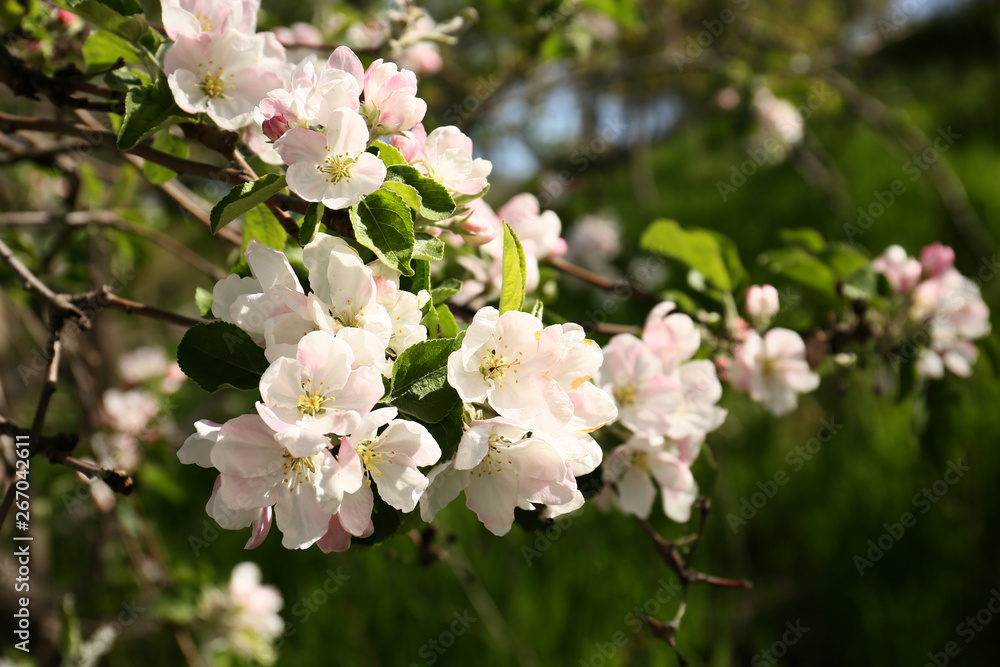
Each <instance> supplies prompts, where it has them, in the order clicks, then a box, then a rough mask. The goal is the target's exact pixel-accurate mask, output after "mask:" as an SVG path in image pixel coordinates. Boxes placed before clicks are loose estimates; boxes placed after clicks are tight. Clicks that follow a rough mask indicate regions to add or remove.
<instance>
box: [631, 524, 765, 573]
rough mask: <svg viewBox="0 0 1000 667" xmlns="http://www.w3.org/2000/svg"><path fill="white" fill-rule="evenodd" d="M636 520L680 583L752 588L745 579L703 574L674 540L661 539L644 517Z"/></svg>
mask: <svg viewBox="0 0 1000 667" xmlns="http://www.w3.org/2000/svg"><path fill="white" fill-rule="evenodd" d="M636 521H638V522H639V525H640V526H642V529H643V530H645V531H646V534H647V535H649V538H650V539H651V540H653V546H654V547H655V548H656V551H657V552H658V553H659V554H660V557H661V558H662V559H663V561H664V562H665V563H666V564H667V565H668V566H669V567H670V569H672V570H673V571H674V573H675V574H676V575H677V577H678V578H679V579H680V580H681V585H686V584H710V585H712V586H721V587H723V588H744V589H749V588H753V584H752V583H751V582H749V581H747V580H746V579H723V578H721V577H716V576H713V575H710V574H705V573H703V572H698V571H697V570H694V569H692V568H691V567H690V566H689V565H688V564H687V562H685V560H684V558H683V557H682V556H681V553H680V545H678V544H677V543H676V542H668V541H667V540H665V539H663V538H662V537H661V536H660V534H659V533H657V532H656V529H655V528H653V526H651V525H650V523H649V522H648V521H646V520H645V519H641V518H639V517H636Z"/></svg>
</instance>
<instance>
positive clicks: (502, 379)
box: [420, 307, 617, 535]
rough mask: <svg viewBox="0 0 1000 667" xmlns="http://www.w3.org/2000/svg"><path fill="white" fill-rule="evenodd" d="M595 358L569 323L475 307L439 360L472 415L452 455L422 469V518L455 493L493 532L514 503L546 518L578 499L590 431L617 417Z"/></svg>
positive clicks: (595, 456)
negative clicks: (540, 508) (457, 343)
mask: <svg viewBox="0 0 1000 667" xmlns="http://www.w3.org/2000/svg"><path fill="white" fill-rule="evenodd" d="M602 361H603V355H602V352H601V349H600V347H598V346H597V345H596V344H595V343H594V342H593V341H592V340H590V339H588V338H586V337H585V335H584V332H583V328H582V327H580V326H579V325H577V324H563V325H551V326H547V327H546V326H543V324H542V321H541V320H540V319H538V318H537V317H535V316H534V315H530V314H528V313H522V312H518V311H507V312H505V313H503V314H500V312H499V311H498V310H497V309H495V308H491V307H487V308H483V309H481V310H480V311H479V312H478V313H476V316H475V317H474V318H473V320H472V323H471V324H470V325H469V328H468V330H467V331H466V333H465V338H464V339H463V341H462V346H461V348H460V349H458V350H456V351H455V352H453V353H452V354H451V356H450V357H449V358H448V382H449V384H451V386H453V387H454V388H455V389H456V390H457V391H458V395H459V396H460V397H461V398H462V400H463V401H464V402H466V403H470V404H472V405H473V406H475V407H476V412H477V415H476V416H477V418H476V419H474V420H473V421H472V422H471V424H470V425H469V428H468V430H467V431H466V432H465V434H464V435H463V436H462V439H461V442H459V445H458V450H457V452H456V453H455V456H454V457H453V458H452V459H451V460H450V461H446V462H444V463H442V464H440V465H438V466H436V467H435V468H434V469H433V470H431V472H430V474H429V478H430V480H431V485H430V487H429V488H428V490H427V493H426V494H425V495H424V497H423V498H422V499H421V501H420V514H421V518H423V519H424V520H425V521H431V520H433V518H434V516H435V515H436V514H437V512H438V511H440V510H441V508H443V507H444V506H445V505H447V504H448V503H450V502H451V501H452V500H454V499H455V498H456V497H457V496H458V495H459V494H460V493H461V492H462V491H464V492H465V498H466V505H467V506H468V507H469V509H471V510H473V511H474V512H475V513H476V514H477V516H478V517H479V519H480V520H481V521H482V522H483V524H484V525H485V526H486V528H487V529H489V530H490V532H492V533H494V534H495V535H504V534H506V533H507V532H508V531H509V530H510V528H511V525H512V524H513V523H514V509H515V508H517V507H520V508H522V509H532V508H533V507H534V506H535V505H545V506H546V509H545V510H544V512H543V515H544V516H547V517H555V516H559V515H561V514H565V513H567V512H570V511H572V510H575V509H577V508H579V507H581V506H582V505H583V501H584V498H583V494H582V493H581V492H580V490H579V489H578V488H577V483H576V477H577V476H579V475H584V474H587V473H590V472H593V471H594V469H595V468H597V466H598V465H599V464H600V463H601V458H602V452H601V447H600V445H598V444H597V442H596V441H595V440H594V439H593V438H592V437H591V436H590V433H592V432H593V431H595V430H597V429H599V428H601V427H602V426H604V425H605V424H607V423H608V422H610V421H612V420H613V419H614V418H615V416H616V415H617V409H616V408H615V405H614V402H613V401H612V399H611V397H610V396H609V395H608V394H607V393H606V392H604V391H603V390H601V389H600V388H599V387H598V386H597V385H595V384H594V383H592V382H590V381H589V380H590V379H591V378H592V377H594V375H595V374H596V373H597V372H598V370H599V369H600V367H601V363H602ZM483 413H490V414H495V415H496V416H493V417H490V418H484V417H486V415H485V414H483Z"/></svg>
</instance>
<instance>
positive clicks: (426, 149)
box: [389, 124, 493, 196]
mask: <svg viewBox="0 0 1000 667" xmlns="http://www.w3.org/2000/svg"><path fill="white" fill-rule="evenodd" d="M408 134H409V136H405V135H399V136H395V137H392V138H391V139H390V140H389V143H391V144H392V145H393V146H395V147H396V148H398V149H399V150H400V152H401V153H403V155H404V156H406V159H407V162H410V163H411V164H413V165H414V166H416V167H417V168H418V169H419V170H420V171H421V172H423V173H424V174H426V175H427V176H429V177H430V178H433V179H434V180H435V181H437V182H438V183H440V184H441V185H443V186H445V187H446V188H448V190H450V191H451V192H452V193H455V194H457V195H468V196H474V195H478V194H479V193H481V192H482V191H483V190H484V189H485V188H486V186H487V184H488V182H487V180H486V177H487V176H489V175H490V172H491V171H492V170H493V165H492V163H490V161H489V160H484V159H483V158H475V159H473V157H472V139H470V138H469V137H467V136H466V135H465V134H463V133H462V131H461V130H459V129H458V128H457V127H455V126H454V125H446V126H444V127H439V128H437V129H435V130H434V131H433V132H431V133H430V134H426V132H425V130H424V127H423V125H422V124H421V125H417V126H416V127H415V128H413V130H412V132H410V133H408Z"/></svg>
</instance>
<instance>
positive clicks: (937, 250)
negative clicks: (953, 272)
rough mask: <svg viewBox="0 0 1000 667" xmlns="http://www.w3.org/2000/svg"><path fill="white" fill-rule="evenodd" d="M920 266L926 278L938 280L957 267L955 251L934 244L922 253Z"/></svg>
mask: <svg viewBox="0 0 1000 667" xmlns="http://www.w3.org/2000/svg"><path fill="white" fill-rule="evenodd" d="M920 265H921V266H922V267H923V269H924V276H925V277H927V278H937V277H938V276H940V275H941V274H942V273H944V272H945V271H947V270H948V269H950V268H951V267H952V266H954V265H955V251H954V250H952V249H951V248H949V247H948V246H946V245H941V244H940V243H932V244H930V245H929V246H925V247H924V248H923V249H922V250H921V251H920Z"/></svg>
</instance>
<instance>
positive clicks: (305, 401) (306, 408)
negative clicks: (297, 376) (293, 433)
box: [297, 378, 336, 419]
mask: <svg viewBox="0 0 1000 667" xmlns="http://www.w3.org/2000/svg"><path fill="white" fill-rule="evenodd" d="M299 384H300V385H301V386H302V393H301V394H299V402H298V405H297V407H298V409H299V414H301V415H302V416H303V417H309V418H310V419H315V418H316V417H317V416H319V415H322V414H323V413H324V412H326V406H325V405H324V403H326V402H327V401H330V402H331V403H332V402H333V401H335V400H336V399H335V398H334V397H333V396H327V395H326V391H324V389H323V385H325V384H326V383H325V382H322V381H321V382H320V383H319V387H318V388H317V389H315V390H314V389H313V388H312V378H306V379H305V381H304V382H300V383H299ZM307 385H308V388H307Z"/></svg>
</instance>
